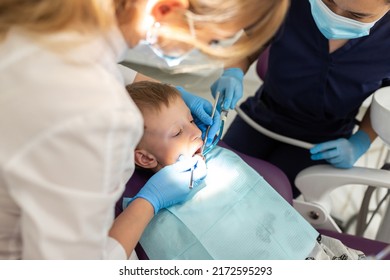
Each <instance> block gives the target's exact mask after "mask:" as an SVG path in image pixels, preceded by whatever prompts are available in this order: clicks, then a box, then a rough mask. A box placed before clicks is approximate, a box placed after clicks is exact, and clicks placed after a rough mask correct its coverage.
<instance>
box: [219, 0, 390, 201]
mask: <svg viewBox="0 0 390 280" xmlns="http://www.w3.org/2000/svg"><path fill="white" fill-rule="evenodd" d="M389 10H390V1H389V0H353V1H351V0H292V1H291V5H290V8H289V11H288V14H287V16H286V19H285V22H284V23H283V25H282V27H281V28H280V30H279V31H278V33H277V34H276V35H275V36H274V38H273V39H272V40H271V42H270V53H269V61H268V70H267V73H266V76H265V79H264V81H263V82H264V83H263V85H262V86H261V87H260V88H259V89H258V90H257V92H256V93H255V95H254V96H250V97H249V98H247V99H246V100H245V101H244V102H243V103H242V104H241V105H240V109H242V110H243V111H244V112H245V114H246V115H247V116H249V117H250V118H251V119H252V120H254V121H255V122H256V123H258V124H259V125H261V126H262V127H264V128H266V129H268V130H270V131H272V132H276V133H278V134H281V135H284V136H287V137H291V138H294V139H298V140H302V141H305V142H309V143H313V144H314V146H313V147H312V148H311V149H310V151H308V150H307V149H304V148H300V147H296V146H292V145H289V144H285V143H282V142H279V141H277V140H274V139H271V138H269V137H267V136H265V135H263V134H262V133H260V132H258V131H257V130H255V129H253V128H252V127H251V126H249V125H248V124H247V123H246V122H245V121H244V120H243V119H242V118H240V117H239V116H237V117H236V119H235V120H234V121H233V123H232V125H231V126H230V128H229V130H228V131H227V132H226V135H225V137H224V141H225V142H226V143H227V144H229V145H230V146H231V147H233V148H235V149H237V150H238V151H240V152H243V153H246V154H249V155H252V156H254V157H258V158H261V159H264V160H267V161H270V162H271V163H273V164H274V165H276V166H278V167H279V168H281V169H282V170H283V171H284V172H285V173H286V174H287V176H288V177H289V179H290V182H291V184H292V185H293V186H294V187H293V189H294V196H295V197H296V196H298V195H299V190H298V189H297V188H296V187H295V185H294V179H295V177H296V175H297V174H298V173H299V172H300V171H301V170H303V169H304V168H306V167H309V166H311V165H315V164H319V163H329V164H331V165H333V166H335V167H337V168H350V167H352V166H353V165H354V163H355V162H356V161H357V160H358V158H359V157H360V156H362V155H363V154H364V153H365V152H366V151H367V150H368V148H369V147H370V144H371V142H372V141H373V140H374V139H375V137H376V134H375V132H374V131H373V129H372V127H371V124H370V119H369V110H368V111H367V113H366V114H365V116H364V118H363V119H362V120H361V122H358V121H357V120H356V116H357V114H358V111H359V108H360V107H361V105H362V103H363V102H364V100H365V99H366V98H368V97H369V96H371V94H372V93H373V92H375V91H376V90H378V89H379V88H381V87H384V86H389V85H390V51H389V50H390V36H389V34H390V13H389ZM261 51H262V50H260V52H261ZM258 54H259V52H258V53H257V54H254V55H252V56H250V57H248V58H246V59H245V60H243V61H241V63H238V64H237V67H233V68H228V69H226V71H225V72H224V74H223V75H222V77H221V78H220V79H218V80H217V81H216V83H215V84H214V85H213V86H214V87H218V90H219V91H223V90H224V88H225V87H224V84H229V83H234V84H238V85H240V83H242V77H243V73H245V71H247V69H248V67H249V66H250V65H251V64H252V62H254V61H255V60H256V59H259V60H260V59H261V56H260V57H259V56H258ZM259 70H260V68H258V71H259ZM237 87H239V86H237ZM230 88H231V86H230ZM230 95H231V96H234V98H235V100H238V99H239V98H240V97H241V96H242V93H240V92H239V91H235V92H232V93H231V94H230ZM232 99H233V98H232ZM231 106H232V107H234V106H235V104H232V105H231ZM356 125H357V126H358V129H357V130H356Z"/></svg>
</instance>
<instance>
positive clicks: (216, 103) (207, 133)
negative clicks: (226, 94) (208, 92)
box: [200, 91, 220, 155]
mask: <svg viewBox="0 0 390 280" xmlns="http://www.w3.org/2000/svg"><path fill="white" fill-rule="evenodd" d="M219 96H220V92H219V91H217V93H216V96H215V100H214V106H213V111H212V112H211V118H212V119H213V118H214V114H215V110H216V109H217V105H218V100H219ZM210 127H211V126H210V125H209V126H208V127H207V129H206V134H205V137H204V142H203V145H202V148H201V150H200V152H201V154H202V155H203V151H204V148H205V147H206V142H207V137H208V135H209V131H210Z"/></svg>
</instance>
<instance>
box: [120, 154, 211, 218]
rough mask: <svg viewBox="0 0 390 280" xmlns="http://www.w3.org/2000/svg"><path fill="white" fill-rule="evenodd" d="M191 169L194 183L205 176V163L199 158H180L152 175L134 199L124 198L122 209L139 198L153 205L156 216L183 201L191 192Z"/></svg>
mask: <svg viewBox="0 0 390 280" xmlns="http://www.w3.org/2000/svg"><path fill="white" fill-rule="evenodd" d="M191 168H194V175H193V180H194V181H198V180H201V179H203V178H204V177H205V176H206V173H207V168H206V163H205V161H204V160H203V159H202V158H201V157H200V156H197V155H196V156H194V157H190V158H188V157H184V156H180V158H179V160H178V161H177V162H176V163H174V164H172V165H168V166H165V167H164V168H163V169H161V170H160V171H158V172H157V173H156V174H154V175H153V176H152V177H151V178H150V179H149V180H148V181H147V182H146V184H145V186H143V187H142V189H141V190H140V191H139V192H138V193H137V195H136V196H135V197H134V198H125V199H124V201H123V206H124V207H123V208H126V207H127V206H128V205H129V203H130V202H131V201H132V200H134V199H136V198H139V197H141V198H144V199H146V200H147V201H149V202H150V204H152V205H153V208H154V214H157V212H158V211H160V209H162V208H166V207H169V206H171V205H174V204H176V203H180V202H183V201H185V200H186V198H187V196H188V194H189V193H190V192H191V189H190V188H189V186H190V179H191Z"/></svg>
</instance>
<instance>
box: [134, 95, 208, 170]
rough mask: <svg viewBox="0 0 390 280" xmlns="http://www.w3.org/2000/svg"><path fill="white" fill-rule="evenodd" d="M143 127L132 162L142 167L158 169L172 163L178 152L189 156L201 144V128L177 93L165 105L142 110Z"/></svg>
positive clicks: (177, 156) (196, 150)
mask: <svg viewBox="0 0 390 280" xmlns="http://www.w3.org/2000/svg"><path fill="white" fill-rule="evenodd" d="M142 114H143V117H144V124H145V131H144V135H143V137H142V139H141V142H140V143H139V145H138V148H137V149H136V151H135V162H136V163H137V164H138V165H139V166H141V167H144V168H150V169H153V170H154V171H156V172H157V171H158V170H160V169H161V168H163V167H164V166H166V165H170V164H173V163H175V162H176V161H177V159H178V158H179V156H180V155H184V156H191V157H192V156H193V155H194V154H196V153H199V152H200V149H201V147H202V145H203V141H202V132H201V131H200V129H199V128H198V127H197V126H196V124H195V122H194V120H193V118H192V116H191V112H190V110H189V109H188V107H187V105H186V104H185V103H184V101H183V100H182V99H181V98H180V97H178V98H176V99H175V100H173V101H172V102H171V103H170V104H169V107H166V106H165V105H162V107H161V110H160V111H159V112H156V111H151V110H149V109H146V110H144V111H143V112H142Z"/></svg>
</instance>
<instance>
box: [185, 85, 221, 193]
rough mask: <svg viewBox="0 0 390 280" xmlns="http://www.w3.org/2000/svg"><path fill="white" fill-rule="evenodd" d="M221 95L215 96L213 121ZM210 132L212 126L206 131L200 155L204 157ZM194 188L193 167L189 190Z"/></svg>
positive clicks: (218, 93)
mask: <svg viewBox="0 0 390 280" xmlns="http://www.w3.org/2000/svg"><path fill="white" fill-rule="evenodd" d="M219 95H220V92H219V91H218V92H217V94H216V96H215V100H214V105H213V110H212V112H211V118H212V119H213V118H214V114H215V110H216V109H217V104H218V100H219ZM209 130H210V125H209V126H208V127H207V129H206V134H205V138H204V142H203V145H202V148H201V149H200V153H201V154H202V155H203V150H204V148H205V146H206V140H207V136H208V135H209ZM193 187H194V167H191V178H190V186H189V188H190V189H192V188H193Z"/></svg>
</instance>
